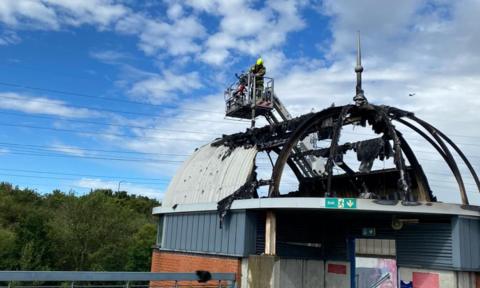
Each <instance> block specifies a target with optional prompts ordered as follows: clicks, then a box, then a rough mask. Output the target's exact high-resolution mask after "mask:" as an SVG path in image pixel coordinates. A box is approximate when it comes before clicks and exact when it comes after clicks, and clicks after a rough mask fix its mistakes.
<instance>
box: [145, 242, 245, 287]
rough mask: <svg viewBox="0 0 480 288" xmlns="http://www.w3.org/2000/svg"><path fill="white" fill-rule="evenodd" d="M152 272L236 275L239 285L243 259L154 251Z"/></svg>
mask: <svg viewBox="0 0 480 288" xmlns="http://www.w3.org/2000/svg"><path fill="white" fill-rule="evenodd" d="M151 270H152V272H195V271H197V270H206V271H210V272H211V273H235V274H236V275H237V283H240V277H241V275H240V274H241V259H240V258H233V257H223V256H211V255H200V254H190V253H181V252H166V251H158V250H154V251H153V255H152V268H151ZM162 284H165V283H162ZM196 284H198V283H196ZM210 284H212V283H210ZM238 285H239V284H238Z"/></svg>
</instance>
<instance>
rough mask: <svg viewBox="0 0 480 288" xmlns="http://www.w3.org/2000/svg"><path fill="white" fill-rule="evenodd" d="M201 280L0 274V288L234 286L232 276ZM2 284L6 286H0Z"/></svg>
mask: <svg viewBox="0 0 480 288" xmlns="http://www.w3.org/2000/svg"><path fill="white" fill-rule="evenodd" d="M207 273H208V272H207ZM200 277H201V276H199V275H197V273H166V272H162V273H156V272H86V271H85V272H84V271H0V287H8V288H33V287H42V288H57V287H58V288H60V287H61V288H75V287H76V288H80V287H81V288H83V287H85V288H86V287H88V288H93V287H101V288H107V287H112V288H114V287H119V288H120V287H121V288H140V287H145V288H147V287H148V288H154V287H155V288H160V287H162V288H163V287H165V288H167V287H224V288H225V287H231V288H234V287H236V283H235V279H236V278H235V277H236V275H235V273H208V278H207V279H208V281H206V282H205V283H201V282H200V281H202V279H201V278H200ZM203 280H205V279H203ZM2 282H3V283H5V285H3V286H2V285H1V283H2ZM28 283H31V285H27V284H28ZM52 283H54V284H52Z"/></svg>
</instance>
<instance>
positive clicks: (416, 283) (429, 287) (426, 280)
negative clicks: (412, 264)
mask: <svg viewBox="0 0 480 288" xmlns="http://www.w3.org/2000/svg"><path fill="white" fill-rule="evenodd" d="M413 287H415V288H439V287H440V280H439V276H438V274H437V273H424V272H413Z"/></svg>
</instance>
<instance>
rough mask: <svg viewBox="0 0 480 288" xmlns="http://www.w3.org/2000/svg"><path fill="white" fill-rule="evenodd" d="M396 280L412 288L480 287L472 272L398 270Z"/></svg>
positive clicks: (417, 269) (401, 268)
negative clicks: (410, 284)
mask: <svg viewBox="0 0 480 288" xmlns="http://www.w3.org/2000/svg"><path fill="white" fill-rule="evenodd" d="M398 276H399V277H398V278H399V280H400V281H403V282H404V283H409V282H411V283H412V284H413V286H412V287H414V288H476V287H478V286H479V285H480V283H477V282H478V281H477V280H476V279H475V278H476V275H475V273H473V272H457V271H446V270H427V269H419V268H405V267H400V268H398Z"/></svg>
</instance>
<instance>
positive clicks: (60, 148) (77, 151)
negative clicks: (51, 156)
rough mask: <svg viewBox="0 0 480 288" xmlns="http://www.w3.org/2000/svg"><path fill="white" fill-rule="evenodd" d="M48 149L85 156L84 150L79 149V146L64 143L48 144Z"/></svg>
mask: <svg viewBox="0 0 480 288" xmlns="http://www.w3.org/2000/svg"><path fill="white" fill-rule="evenodd" d="M50 150H53V151H57V152H61V153H63V154H68V155H74V156H85V150H83V149H80V148H79V147H75V146H71V145H66V144H60V143H57V144H53V145H50Z"/></svg>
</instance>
